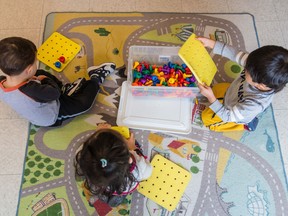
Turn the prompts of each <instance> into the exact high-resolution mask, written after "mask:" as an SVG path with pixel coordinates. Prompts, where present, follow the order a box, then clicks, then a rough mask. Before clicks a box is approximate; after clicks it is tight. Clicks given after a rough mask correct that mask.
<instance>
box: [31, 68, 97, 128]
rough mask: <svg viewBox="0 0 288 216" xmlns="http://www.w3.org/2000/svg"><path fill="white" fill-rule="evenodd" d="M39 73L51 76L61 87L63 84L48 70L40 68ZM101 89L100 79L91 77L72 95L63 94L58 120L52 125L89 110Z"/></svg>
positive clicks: (59, 123)
mask: <svg viewBox="0 0 288 216" xmlns="http://www.w3.org/2000/svg"><path fill="white" fill-rule="evenodd" d="M38 75H45V76H47V77H49V78H51V79H52V80H54V81H55V82H56V83H57V85H58V86H59V88H60V89H61V88H62V86H63V84H62V82H61V81H60V80H58V79H57V77H55V76H54V75H52V74H50V73H48V72H46V71H43V70H38V71H37V73H36V76H38ZM99 89H100V87H99V83H98V79H91V80H87V81H86V82H84V84H83V85H82V86H81V88H80V89H79V90H78V91H77V92H75V93H73V94H72V95H71V96H68V95H65V94H61V96H60V98H59V101H60V109H59V114H58V120H57V121H56V123H55V124H54V125H52V126H59V125H61V124H62V121H63V120H66V119H69V118H73V117H75V116H78V115H80V114H82V113H85V112H87V111H88V110H89V109H90V108H91V107H92V106H93V104H94V101H95V98H96V95H97V93H98V91H99Z"/></svg>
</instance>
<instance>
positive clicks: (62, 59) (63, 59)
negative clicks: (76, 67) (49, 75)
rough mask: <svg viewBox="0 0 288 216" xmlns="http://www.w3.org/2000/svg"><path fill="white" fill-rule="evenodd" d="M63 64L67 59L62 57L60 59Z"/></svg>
mask: <svg viewBox="0 0 288 216" xmlns="http://www.w3.org/2000/svg"><path fill="white" fill-rule="evenodd" d="M58 60H59V61H60V62H61V63H63V64H64V63H65V57H64V56H60V57H59V59H58Z"/></svg>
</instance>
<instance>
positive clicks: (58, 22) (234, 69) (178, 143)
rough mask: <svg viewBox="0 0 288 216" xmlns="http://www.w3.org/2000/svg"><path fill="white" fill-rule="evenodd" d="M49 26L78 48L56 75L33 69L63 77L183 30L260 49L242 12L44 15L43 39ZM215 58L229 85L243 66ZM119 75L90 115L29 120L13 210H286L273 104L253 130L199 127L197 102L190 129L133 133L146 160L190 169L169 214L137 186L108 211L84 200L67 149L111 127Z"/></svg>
mask: <svg viewBox="0 0 288 216" xmlns="http://www.w3.org/2000/svg"><path fill="white" fill-rule="evenodd" d="M55 31H57V32H59V33H61V34H63V35H64V36H66V37H67V38H70V39H72V40H73V41H74V42H76V43H78V44H80V45H81V50H80V52H79V53H78V54H77V56H76V57H75V58H74V59H73V61H71V63H69V65H67V67H66V68H65V70H64V71H63V72H53V71H52V70H51V69H49V68H48V67H45V66H44V65H41V67H42V68H45V69H46V70H48V71H50V72H51V73H54V74H56V75H57V76H58V77H59V78H60V79H62V80H63V82H67V81H73V80H75V79H76V78H78V77H83V76H85V77H86V78H88V77H87V75H86V69H87V67H88V66H91V65H98V64H100V63H102V62H111V61H112V62H115V63H116V65H117V67H118V68H120V67H122V66H123V65H126V64H127V63H126V60H127V56H128V48H129V47H130V46H131V45H149V46H153V45H157V46H180V45H181V44H183V42H184V41H185V40H186V39H187V38H188V37H189V36H190V35H191V33H195V34H196V35H200V36H203V35H204V36H206V37H212V38H215V39H217V40H221V41H224V42H226V43H229V44H232V45H233V46H236V47H238V48H239V49H242V50H248V51H251V50H253V49H256V48H257V47H258V40H257V32H256V30H255V26H254V20H253V17H252V16H251V15H249V14H188V13H181V14H180V13H51V14H49V15H48V17H47V19H46V26H45V34H44V38H43V41H44V40H45V39H46V38H48V37H49V36H50V35H51V34H52V33H53V32H55ZM213 59H214V61H215V63H216V64H217V67H218V69H219V72H218V73H217V74H216V77H215V80H214V83H217V82H221V81H225V82H227V81H228V82H229V81H231V80H232V79H233V78H234V77H235V76H237V74H238V73H239V72H240V71H241V68H240V67H239V66H238V65H236V64H235V63H233V62H231V61H228V60H227V59H224V58H220V57H219V56H213ZM119 71H120V70H119ZM122 75H123V74H122V73H121V74H120V73H119V72H116V73H115V74H113V75H111V76H110V77H109V78H108V79H107V80H106V81H105V82H104V84H103V87H102V88H101V91H100V93H99V95H98V96H97V101H96V103H95V106H94V107H93V108H92V109H91V110H90V111H89V112H88V113H86V114H84V115H81V116H79V117H76V118H74V119H72V120H69V121H67V122H65V123H64V124H63V126H61V127H59V128H45V127H40V128H39V127H36V126H34V125H31V129H30V136H29V141H28V144H27V156H26V161H25V167H24V170H23V180H22V187H21V191H20V195H19V197H20V198H19V206H18V215H20V216H29V215H33V216H34V215H38V216H40V215H46V216H55V215H63V216H64V215H65V216H67V215H75V216H81V215H83V216H87V215H132V216H135V215H140V216H141V215H145V216H146V215H153V216H154V215H155V216H159V215H178V216H180V215H181V216H182V215H187V216H188V215H189V216H190V215H193V216H196V215H199V216H203V215H221V216H224V215H245V216H248V215H260V216H262V215H263V216H264V215H287V212H288V201H287V180H286V175H285V171H284V168H283V161H282V156H281V150H280V147H279V140H278V135H277V129H276V126H275V121H274V116H273V110H272V108H271V107H270V108H269V109H267V111H266V112H265V113H263V114H262V115H261V116H260V123H259V126H258V128H257V130H256V131H254V132H241V133H240V132H237V133H236V132H235V133H225V134H223V133H215V132H211V131H208V130H205V129H203V128H202V127H201V122H200V121H199V112H200V110H201V108H202V106H201V105H199V106H197V107H194V109H193V121H192V122H191V124H193V129H192V131H191V133H190V134H188V135H177V134H168V133H157V132H151V131H142V130H133V131H134V133H135V135H136V138H137V140H138V142H139V143H140V145H141V146H142V147H143V149H144V152H145V154H146V155H147V156H148V158H150V159H151V158H152V157H153V156H154V155H155V154H161V155H163V156H164V157H166V158H168V159H169V160H171V161H173V162H174V163H176V164H178V165H180V166H182V167H183V168H185V169H186V170H187V171H189V172H190V173H191V175H192V177H191V180H190V182H189V184H188V187H187V189H186V190H185V193H184V195H183V196H182V198H181V200H180V202H179V203H178V205H177V207H176V209H175V210H174V211H173V212H168V211H167V210H166V209H164V208H162V207H160V206H159V205H157V204H155V203H154V202H152V201H151V200H149V199H146V198H145V197H144V196H142V195H140V194H139V193H138V192H135V193H133V195H132V196H129V197H127V199H126V200H125V201H124V203H123V204H122V205H120V206H119V207H117V208H115V209H111V208H110V207H109V206H107V205H106V204H104V203H101V202H100V201H96V202H95V203H94V206H93V205H89V204H88V202H87V198H88V197H87V193H84V192H83V189H82V187H81V182H79V181H75V175H74V167H73V159H74V155H75V152H76V150H77V148H78V147H79V146H80V145H81V143H82V142H83V141H84V140H85V139H86V138H87V137H88V136H89V135H91V134H92V133H93V131H94V129H95V125H96V124H97V123H100V122H104V121H106V122H108V123H110V124H112V125H115V124H116V115H117V107H118V105H119V95H120V90H121V88H120V87H121V84H122V82H123V81H125V78H121V77H123V76H122ZM175 184H178V182H175ZM85 194H86V196H85Z"/></svg>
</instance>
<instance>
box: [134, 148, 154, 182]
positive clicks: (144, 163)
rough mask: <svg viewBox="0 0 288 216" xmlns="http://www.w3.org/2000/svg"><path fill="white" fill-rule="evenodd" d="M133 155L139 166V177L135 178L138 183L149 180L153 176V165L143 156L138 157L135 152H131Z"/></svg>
mask: <svg viewBox="0 0 288 216" xmlns="http://www.w3.org/2000/svg"><path fill="white" fill-rule="evenodd" d="M130 152H131V154H133V156H134V158H135V160H136V166H137V175H135V178H136V179H137V181H143V180H145V179H147V178H149V177H150V176H151V174H152V169H153V167H152V165H151V164H150V162H149V161H148V160H147V159H145V158H144V157H143V156H141V155H138V154H137V153H136V152H135V151H130Z"/></svg>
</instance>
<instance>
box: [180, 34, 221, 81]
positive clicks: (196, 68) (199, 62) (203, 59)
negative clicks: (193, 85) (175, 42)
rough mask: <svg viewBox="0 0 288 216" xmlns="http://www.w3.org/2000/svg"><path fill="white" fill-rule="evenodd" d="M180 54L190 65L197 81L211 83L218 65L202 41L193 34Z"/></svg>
mask: <svg viewBox="0 0 288 216" xmlns="http://www.w3.org/2000/svg"><path fill="white" fill-rule="evenodd" d="M178 55H179V56H180V58H181V59H182V60H183V62H184V63H185V64H186V65H187V66H188V67H189V69H190V70H191V71H192V73H193V74H194V76H195V78H196V79H197V81H198V82H199V83H201V84H204V83H205V84H206V85H208V86H210V85H211V83H212V80H213V78H214V76H215V74H216V72H217V67H216V65H215V63H214V61H213V59H212V58H211V56H210V54H209V53H208V52H207V50H206V48H205V47H204V46H203V44H202V43H201V41H198V40H197V39H196V36H195V34H192V35H191V36H190V37H189V38H188V39H187V40H186V42H185V43H184V44H183V45H182V47H181V48H180V50H179V52H178Z"/></svg>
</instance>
